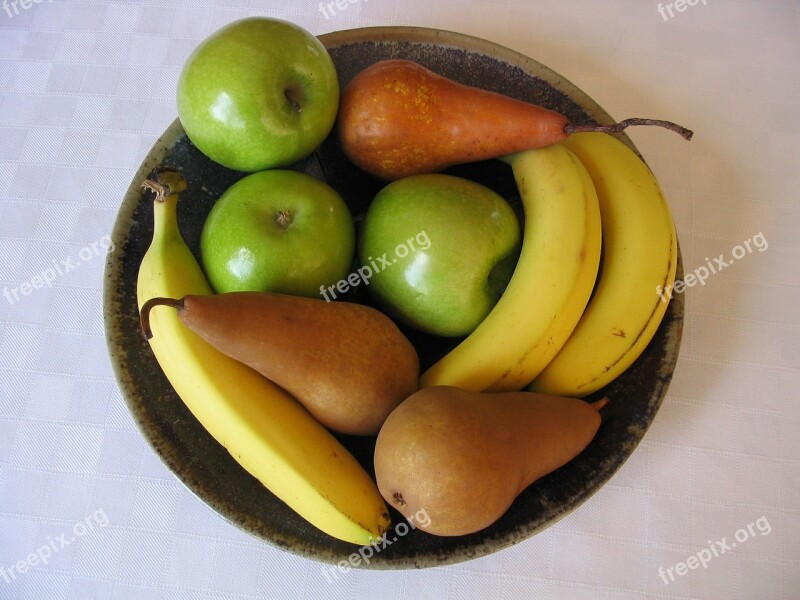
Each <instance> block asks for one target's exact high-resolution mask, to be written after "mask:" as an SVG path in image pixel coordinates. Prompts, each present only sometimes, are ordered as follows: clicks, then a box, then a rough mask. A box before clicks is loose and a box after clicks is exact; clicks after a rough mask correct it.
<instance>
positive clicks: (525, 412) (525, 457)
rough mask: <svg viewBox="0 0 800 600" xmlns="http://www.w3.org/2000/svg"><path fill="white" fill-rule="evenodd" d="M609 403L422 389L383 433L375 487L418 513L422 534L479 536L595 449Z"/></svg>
mask: <svg viewBox="0 0 800 600" xmlns="http://www.w3.org/2000/svg"><path fill="white" fill-rule="evenodd" d="M605 403H606V400H605V399H603V400H601V401H598V402H596V403H594V404H589V403H587V402H584V401H583V400H578V399H575V398H564V397H560V396H551V395H546V394H538V393H533V392H503V393H478V392H470V391H466V390H462V389H460V388H455V387H449V386H437V387H430V388H425V389H422V390H420V391H418V392H416V393H415V394H413V395H412V396H411V397H409V398H408V399H407V400H405V401H404V402H403V403H402V404H401V405H400V406H398V407H397V408H396V409H395V410H394V412H392V414H391V415H389V418H388V419H387V420H386V422H385V423H384V425H383V427H382V428H381V431H380V433H379V434H378V441H377V444H376V446H375V476H376V479H377V483H378V489H379V490H380V492H381V494H382V495H383V497H384V498H385V499H386V501H387V502H389V503H390V504H391V505H392V506H394V507H395V508H396V509H397V510H398V511H399V512H401V513H402V514H403V515H404V516H406V517H407V518H413V517H414V516H415V515H417V518H416V520H415V523H416V525H417V527H419V528H420V529H423V530H424V531H427V532H428V533H432V534H435V535H441V536H454V535H466V534H468V533H473V532H475V531H479V530H481V529H484V528H485V527H488V526H489V525H491V524H492V523H494V522H495V521H496V520H497V519H499V518H500V517H501V516H502V515H503V513H505V512H506V510H508V507H509V506H511V503H512V502H513V501H514V499H515V498H516V497H517V496H518V495H519V494H520V492H522V491H523V490H524V489H525V488H526V487H528V486H529V485H530V484H531V483H533V482H534V481H536V480H537V479H539V478H540V477H543V476H544V475H547V474H548V473H550V472H552V471H554V470H556V469H557V468H559V467H560V466H562V465H564V464H566V463H567V462H569V461H570V460H572V459H573V458H574V457H575V456H577V455H578V454H579V453H580V452H581V451H582V450H583V449H584V448H585V447H586V446H587V445H588V444H589V442H591V441H592V439H593V438H594V435H595V433H596V432H597V429H598V428H599V426H600V414H599V413H598V410H599V409H600V408H601V407H602V406H603V405H604V404H605ZM420 514H424V515H426V516H425V519H420V518H418V515H420Z"/></svg>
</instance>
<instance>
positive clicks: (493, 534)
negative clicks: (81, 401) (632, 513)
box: [105, 27, 684, 568]
mask: <svg viewBox="0 0 800 600" xmlns="http://www.w3.org/2000/svg"><path fill="white" fill-rule="evenodd" d="M320 39H321V40H322V41H323V42H324V43H325V45H326V46H327V47H328V49H329V51H330V53H331V55H332V57H333V60H334V62H335V63H336V66H337V69H338V73H339V77H340V81H341V84H342V86H344V85H345V84H346V83H347V82H348V81H349V80H350V79H351V78H352V77H353V76H354V75H355V74H356V73H357V72H358V71H360V70H361V69H363V68H365V67H366V66H368V65H370V64H372V63H373V62H376V61H378V60H381V59H385V58H408V59H411V60H414V61H416V62H419V63H421V64H423V65H425V66H427V67H429V68H431V69H433V70H435V71H437V72H439V73H441V74H443V75H445V76H447V77H450V78H452V79H455V80H458V81H460V82H463V83H466V84H470V85H474V86H478V87H482V88H485V89H490V90H494V91H498V92H501V93H504V94H507V95H510V96H514V97H517V98H520V99H523V100H527V101H530V102H534V103H536V104H540V105H542V106H545V107H547V108H550V109H554V110H557V111H559V112H561V113H563V114H565V115H567V116H568V117H569V119H570V120H571V121H572V122H573V123H589V122H600V123H609V122H612V121H611V119H610V117H609V116H608V115H607V114H606V113H605V112H604V111H603V110H602V109H601V108H600V107H599V106H597V104H596V103H595V102H593V101H592V100H591V99H590V98H588V97H587V96H586V95H585V94H584V93H582V92H581V91H580V90H578V89H577V88H576V87H575V86H573V85H572V84H570V83H569V82H568V81H566V80H565V79H563V78H562V77H561V76H559V75H558V74H557V73H554V72H553V71H551V70H549V69H547V68H546V67H544V66H543V65H541V64H539V63H537V62H536V61H534V60H531V59H529V58H527V57H524V56H522V55H520V54H518V53H515V52H513V51H511V50H509V49H506V48H503V47H500V46H497V45H495V44H492V43H490V42H486V41H484V40H479V39H476V38H472V37H468V36H464V35H460V34H454V33H448V32H440V31H435V30H429V29H421V28H409V27H385V28H369V29H359V30H351V31H343V32H336V33H332V34H328V35H323V36H321V37H320ZM620 139H622V140H623V141H625V143H627V144H629V145H630V146H631V147H633V146H632V144H631V142H630V140H629V139H628V138H627V137H625V136H624V135H623V136H620ZM159 166H170V167H174V168H178V169H180V170H181V171H183V173H184V175H185V177H186V179H187V181H188V189H187V190H186V191H185V192H184V193H183V194H182V195H181V200H180V202H179V204H178V219H179V225H180V229H181V232H182V234H183V236H184V238H185V240H186V242H187V244H188V245H189V247H190V248H191V249H192V250H193V252H194V253H195V255H196V256H198V258H199V251H198V244H199V237H200V232H201V229H202V226H203V223H204V221H205V218H206V216H207V215H208V212H209V211H210V209H211V207H212V206H213V204H214V202H215V201H216V199H217V198H218V197H219V196H220V195H221V194H222V193H223V192H224V191H225V190H226V189H227V188H228V187H229V186H230V185H231V184H233V183H234V182H236V181H237V180H239V179H240V178H242V177H244V176H245V174H244V173H239V172H236V171H231V170H229V169H226V168H224V167H222V166H220V165H218V164H216V163H214V162H212V161H211V160H209V159H208V158H206V157H205V156H204V155H203V154H201V153H200V152H199V151H198V150H197V149H196V148H195V147H194V146H193V145H192V143H191V142H190V141H189V140H188V138H187V137H186V136H185V134H184V133H183V130H182V129H181V126H180V123H179V122H178V121H176V122H175V123H173V125H172V126H171V127H170V128H169V129H168V130H167V131H166V132H165V133H164V135H163V136H162V137H161V138H160V139H159V140H158V142H157V143H156V144H155V146H154V147H153V149H152V151H151V152H150V154H149V155H148V156H147V158H146V159H145V161H144V163H143V164H142V166H141V168H140V169H139V172H138V173H137V174H136V176H135V178H134V180H133V182H132V183H131V187H130V190H129V191H128V193H127V195H126V197H125V199H124V201H123V203H122V206H121V208H120V211H119V215H118V217H117V222H116V225H115V228H114V232H113V240H114V243H115V244H116V248H117V250H116V251H115V252H114V253H112V254H111V255H109V259H108V263H107V266H106V281H105V325H106V332H107V339H108V347H109V352H110V354H111V359H112V363H113V366H114V369H115V372H116V375H117V379H118V381H119V384H120V387H121V390H122V392H123V395H124V397H125V400H126V402H127V403H128V406H129V409H130V411H131V413H132V414H133V416H134V418H135V420H136V422H137V423H138V425H139V427H140V429H141V431H142V433H143V434H144V436H145V438H146V439H147V440H148V442H149V443H150V444H151V445H152V447H153V448H154V449H155V451H156V452H157V453H158V455H159V456H160V457H161V459H162V460H163V461H164V462H165V463H166V464H167V466H168V467H169V468H170V469H171V470H172V471H173V472H174V473H175V474H176V476H177V477H178V478H179V479H180V480H181V481H182V482H183V483H184V484H185V485H186V486H187V487H188V488H189V489H190V490H191V491H192V492H193V493H194V494H196V495H197V496H198V497H199V498H200V499H202V500H203V501H204V502H205V503H207V504H208V505H209V506H211V507H212V508H213V509H214V510H216V511H217V512H218V513H220V514H221V515H222V516H223V517H224V518H226V519H227V520H229V521H230V522H232V523H234V524H235V525H237V526H238V527H241V528H242V529H244V530H246V531H248V532H250V533H251V534H253V535H255V536H257V537H259V538H262V539H264V540H266V541H267V542H269V543H271V544H273V545H275V546H277V547H280V548H283V549H285V550H288V551H290V552H293V553H296V554H299V555H302V556H306V557H309V558H313V559H316V560H319V561H323V562H328V563H336V562H339V561H340V560H343V559H345V558H346V557H347V556H348V555H350V554H351V553H352V552H354V551H355V550H357V548H356V547H355V546H353V545H351V544H348V543H346V542H341V541H338V540H336V539H333V538H331V537H329V536H327V535H326V534H324V533H322V532H320V531H318V530H317V529H316V528H314V527H312V526H311V525H309V524H308V523H306V522H305V521H304V520H303V519H302V518H300V517H299V516H297V515H296V514H295V513H294V512H293V511H292V510H291V509H289V508H288V507H287V506H286V505H285V504H284V503H283V502H281V501H279V500H278V499H277V498H276V497H275V496H273V495H272V494H271V493H270V492H269V491H268V490H267V489H265V488H264V487H263V486H262V485H261V484H260V483H259V482H258V481H257V480H256V479H255V478H254V477H252V476H251V475H249V474H248V473H247V472H246V471H244V470H243V469H242V468H241V467H240V466H239V465H238V464H237V463H236V462H235V461H234V459H233V458H232V457H231V456H230V455H229V454H228V453H227V452H226V451H225V450H224V449H223V448H222V446H220V445H219V444H218V443H217V442H216V441H215V440H214V439H213V438H212V437H211V436H210V435H209V434H208V433H207V432H206V431H205V430H204V429H203V428H202V427H201V426H200V424H199V423H198V422H197V421H196V420H195V419H194V417H193V416H192V415H191V414H190V413H189V411H188V410H187V409H186V407H185V406H184V404H183V403H182V402H181V400H180V399H179V398H178V396H177V395H176V394H175V392H174V391H173V389H172V387H171V386H170V384H169V382H168V381H167V379H166V377H165V376H164V374H163V373H162V371H161V369H160V368H159V365H158V363H157V362H156V360H155V358H154V357H153V355H152V353H151V352H150V348H149V346H148V345H147V343H146V342H145V341H144V339H143V338H142V336H141V334H140V331H139V324H138V311H137V307H136V276H137V272H138V267H139V263H140V261H141V259H142V256H143V255H144V253H145V251H146V250H147V247H148V246H149V244H150V241H151V238H152V232H153V225H152V204H151V200H150V196H149V195H147V194H143V193H142V192H141V190H140V188H139V185H140V183H141V181H143V180H144V178H145V177H146V176H147V175H148V174H149V173H150V172H151V171H152V170H153V169H154V168H155V167H159ZM293 168H294V169H297V170H300V171H304V172H307V173H309V174H311V175H314V176H316V177H319V178H321V179H324V180H326V181H327V182H328V183H329V184H330V185H332V186H333V187H334V188H335V189H336V190H337V191H338V192H339V193H340V194H341V195H342V196H343V197H344V199H345V200H346V202H347V203H348V205H349V206H350V208H351V210H352V212H353V215H354V217H355V219H356V221H357V222H358V220H359V219H360V216H361V215H362V214H363V212H364V210H365V209H366V207H367V205H368V204H369V202H370V200H371V199H372V198H373V197H374V195H375V193H376V192H377V191H378V190H379V189H380V188H381V187H382V185H383V184H382V183H381V182H380V181H377V180H375V179H373V178H372V177H370V176H367V175H365V174H364V173H362V172H361V171H359V170H358V169H357V168H356V167H354V166H353V165H352V164H351V163H350V162H349V161H348V160H347V159H346V158H345V157H344V155H343V154H342V152H341V150H340V148H339V145H338V142H337V139H336V136H335V134H332V135H331V136H330V137H329V138H328V139H327V140H326V141H325V143H324V144H323V145H322V146H321V147H320V148H319V149H318V151H317V152H315V153H314V154H313V155H312V156H310V157H309V158H307V159H305V160H303V161H301V162H299V163H297V164H296V165H294V166H293ZM448 172H449V173H451V174H454V175H459V176H462V177H466V178H469V179H472V180H474V181H478V182H480V183H483V184H484V185H487V186H489V187H491V188H492V189H494V190H495V191H497V192H498V193H499V194H501V195H502V196H503V197H505V198H506V199H507V200H508V201H509V203H510V204H511V206H513V207H514V208H515V210H516V211H517V213H518V215H519V217H520V219H523V218H524V215H523V214H522V211H521V210H520V202H519V196H518V194H517V189H516V186H515V184H514V180H513V177H512V175H511V171H510V168H509V167H508V166H507V165H505V164H503V163H501V162H499V161H484V162H480V163H473V164H469V165H462V166H459V167H456V168H452V169H450V170H448ZM357 266H358V265H354V267H357ZM681 273H682V267H681V263H680V260H679V274H678V276H679V277H680V275H681ZM345 299H346V300H350V301H354V302H363V303H370V298H369V296H368V294H367V293H366V290H365V289H363V288H362V287H355V288H353V290H352V291H351V292H350V293H349V294H348V295H347V297H346V298H345ZM683 309H684V306H683V296H681V295H676V296H675V298H674V299H673V300H672V302H671V303H670V306H669V308H668V311H667V314H666V317H665V318H664V321H663V323H662V324H661V326H660V328H659V330H658V332H657V334H656V336H655V338H654V339H653V341H652V342H651V343H650V345H649V346H648V348H647V349H646V350H645V352H644V354H643V355H642V356H641V357H640V358H639V360H638V361H636V363H635V364H634V365H633V366H632V367H631V368H630V369H629V370H628V371H627V372H626V373H624V374H623V375H622V376H621V377H620V378H619V379H618V380H617V381H615V382H614V383H612V384H611V385H610V386H608V387H607V388H606V389H604V390H601V391H600V392H598V393H597V394H595V395H594V396H592V397H591V398H597V397H600V396H601V395H608V396H610V397H611V398H612V402H611V404H610V405H609V406H608V407H606V408H605V409H604V410H603V424H602V426H601V428H600V430H599V432H598V434H597V436H596V438H595V439H594V441H593V442H592V443H591V445H590V446H589V447H588V448H587V449H586V450H585V451H584V452H583V453H582V454H581V455H580V456H578V457H577V458H576V459H575V460H573V461H572V462H570V463H569V464H567V465H566V466H564V467H562V468H560V469H558V470H557V471H556V472H554V473H552V474H550V475H548V476H547V477H544V478H542V479H541V480H539V481H537V482H536V483H534V484H533V485H532V486H530V487H529V488H528V489H527V490H525V491H524V492H523V493H522V494H521V495H520V496H519V497H518V498H517V500H516V501H515V502H514V504H513V505H512V506H511V508H510V510H509V511H508V512H507V513H506V514H505V515H504V516H503V517H502V518H501V519H500V520H499V521H497V522H496V523H495V524H494V525H492V526H491V527H489V528H488V529H485V530H483V531H480V532H478V533H475V534H472V535H468V536H462V537H454V538H442V537H436V536H432V535H428V534H425V533H423V532H420V531H419V530H413V529H412V530H411V531H410V532H408V533H407V534H405V535H402V536H401V535H398V533H397V532H396V531H395V530H394V528H393V529H391V530H390V531H389V533H388V538H389V540H392V539H394V538H396V539H397V541H396V542H395V543H392V544H391V545H387V546H386V547H384V548H383V549H382V550H381V551H380V552H379V553H376V554H375V555H374V557H373V558H372V561H371V562H370V564H369V565H364V563H362V564H361V566H364V567H368V568H410V567H417V568H418V567H428V566H436V565H442V564H447V563H454V562H459V561H463V560H468V559H470V558H474V557H478V556H482V555H485V554H488V553H491V552H494V551H497V550H499V549H501V548H504V547H506V546H509V545H511V544H514V543H516V542H519V541H521V540H523V539H525V538H527V537H529V536H531V535H533V534H534V533H536V532H537V531H540V530H541V529H543V528H545V527H547V526H549V525H551V524H552V523H554V522H555V521H557V520H558V519H560V518H561V517H563V516H564V515H565V514H567V513H569V512H570V511H571V510H573V509H574V508H575V507H576V506H578V505H579V504H581V503H582V502H584V501H585V500H586V499H587V498H588V497H589V496H590V495H591V494H592V493H594V492H595V491H596V490H597V489H598V488H599V487H600V486H602V485H603V483H605V481H607V480H608V479H609V477H611V475H612V474H613V473H614V472H615V471H616V470H617V469H618V468H619V467H620V465H621V464H622V463H623V462H624V461H625V460H626V459H627V457H628V456H630V454H631V452H633V450H634V448H635V447H636V445H637V444H638V442H639V440H640V439H641V438H642V436H643V435H644V433H645V431H646V430H647V428H648V426H649V425H650V423H651V421H652V419H653V417H654V415H655V413H656V411H657V410H658V407H659V406H660V404H661V401H662V399H663V397H664V394H665V393H666V389H667V386H668V384H669V380H670V378H671V376H672V371H673V368H674V365H675V362H676V359H677V355H678V348H679V346H680V337H681V329H682V321H683ZM403 329H404V331H405V333H406V334H407V335H408V337H409V338H410V339H411V341H412V343H413V344H414V345H415V347H416V348H417V350H418V352H419V355H420V361H421V363H422V367H423V368H425V367H426V366H428V365H430V364H432V363H433V362H434V361H435V360H437V359H438V358H439V357H441V356H442V355H443V354H444V353H445V352H447V351H448V350H449V349H450V348H451V347H452V346H454V345H455V344H456V343H457V342H458V341H459V340H453V339H449V340H448V339H441V338H436V337H433V336H429V335H423V334H420V333H417V332H415V331H413V330H409V329H407V328H403ZM591 398H590V399H591ZM339 439H340V440H341V441H342V443H343V444H344V445H345V446H346V447H347V448H348V449H349V450H351V451H352V453H353V454H354V455H355V456H356V457H357V458H358V459H359V460H360V461H361V463H362V464H363V465H364V466H365V467H366V468H367V470H368V471H369V472H370V473H372V453H373V449H374V443H375V439H374V438H362V437H351V436H339ZM479 501H480V499H479V498H477V499H476V502H479ZM392 514H393V521H394V522H395V523H399V522H401V520H402V517H401V516H400V515H399V513H397V512H395V511H394V510H393V509H392ZM403 532H404V530H401V531H400V533H403Z"/></svg>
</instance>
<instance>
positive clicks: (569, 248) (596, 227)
mask: <svg viewBox="0 0 800 600" xmlns="http://www.w3.org/2000/svg"><path fill="white" fill-rule="evenodd" d="M505 160H506V161H507V162H508V163H510V165H511V167H512V170H513V172H514V178H515V179H516V182H517V186H518V188H519V191H520V196H521V198H522V206H523V209H524V211H525V225H524V228H525V230H524V235H523V241H522V249H521V250H520V257H519V260H518V262H517V267H516V269H515V271H514V274H513V276H512V277H511V281H510V282H509V284H508V286H507V287H506V290H505V292H504V293H503V295H502V296H501V297H500V300H499V301H498V302H497V304H496V305H495V307H494V309H493V310H492V311H491V312H490V313H489V315H487V317H486V318H485V319H484V320H483V322H482V323H481V324H480V325H478V327H477V328H476V329H475V330H474V331H473V332H472V333H471V334H470V335H469V336H468V337H467V338H466V339H465V340H464V341H463V342H461V344H459V345H458V346H456V347H455V348H454V349H453V350H452V351H451V352H450V353H449V354H447V355H446V356H444V357H443V358H442V359H441V360H439V362H437V363H436V364H434V365H433V366H432V367H431V368H430V369H428V371H426V372H425V373H423V375H422V377H421V379H420V384H421V386H422V387H431V386H435V385H450V386H454V387H460V388H463V389H466V390H470V391H475V392H480V391H485V390H490V391H496V392H499V391H512V390H519V389H521V388H522V387H523V386H525V385H526V384H528V383H529V382H530V381H531V380H532V379H533V378H534V377H536V375H538V374H539V372H540V371H541V370H542V369H544V368H545V366H546V365H547V363H548V362H550V360H551V359H552V358H553V357H554V356H555V355H556V353H557V352H558V351H559V349H560V348H561V346H562V345H563V344H564V343H565V342H566V341H567V338H568V337H569V335H570V333H572V330H573V329H574V328H575V325H576V324H577V323H578V320H579V319H580V318H581V314H582V313H583V309H584V307H585V306H586V303H587V302H588V300H589V296H590V295H591V293H592V287H593V286H594V282H595V279H596V277H597V268H598V264H599V261H600V245H601V225H600V209H599V206H598V200H597V194H596V193H595V190H594V186H593V185H592V180H591V179H590V177H589V174H588V173H587V172H586V169H585V168H584V167H583V165H582V164H581V163H580V161H579V160H578V159H577V158H576V157H575V156H574V155H573V154H572V152H570V151H569V150H567V149H566V148H565V147H564V146H560V145H553V146H548V147H545V148H541V149H537V150H526V151H524V152H520V153H518V154H514V155H512V156H510V157H507V158H506V159H505Z"/></svg>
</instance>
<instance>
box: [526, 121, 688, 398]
mask: <svg viewBox="0 0 800 600" xmlns="http://www.w3.org/2000/svg"><path fill="white" fill-rule="evenodd" d="M564 145H565V146H566V147H567V148H569V149H570V150H572V152H573V153H575V155H576V156H577V157H578V158H580V160H581V162H582V163H583V164H584V165H585V166H586V169H587V170H588V171H589V174H590V175H591V176H592V181H593V182H594V186H595V189H596V190H597V197H598V199H599V200H600V214H601V218H602V221H603V268H602V273H601V274H600V278H599V279H598V281H597V288H596V290H595V293H594V296H593V297H592V300H591V302H590V303H589V306H587V307H586V311H585V312H584V313H583V317H582V318H581V320H580V322H579V323H578V325H577V327H576V328H575V331H573V332H572V335H571V336H570V338H569V340H568V341H567V343H566V344H565V345H564V347H563V348H562V349H561V351H560V352H559V353H558V355H557V356H556V357H555V359H553V361H552V362H550V364H548V365H547V368H545V370H544V371H542V372H541V373H540V374H539V376H538V377H537V378H536V379H535V380H534V381H533V383H532V384H531V385H530V386H529V388H528V389H530V390H535V391H539V392H545V393H550V394H561V395H568V396H570V395H571V396H576V397H582V396H586V395H588V394H591V393H592V392H595V391H597V390H599V389H600V388H602V387H603V386H605V385H607V384H609V383H611V381H613V380H614V379H616V378H617V377H618V376H619V375H621V374H622V373H623V372H624V371H625V370H626V369H627V368H628V367H630V366H631V365H632V364H633V361H635V360H636V359H637V358H638V357H639V355H640V354H641V353H642V352H643V351H644V349H645V348H646V347H647V344H649V343H650V340H651V339H653V336H654V335H655V333H656V330H657V329H658V326H659V325H660V324H661V320H662V319H663V318H664V314H665V313H666V311H667V304H668V303H667V302H664V301H663V300H662V299H661V296H659V294H658V292H657V291H656V290H657V286H661V289H668V286H671V285H672V284H673V283H674V281H675V271H676V269H677V266H678V237H677V234H676V232H675V224H674V222H673V220H672V214H671V213H670V210H669V204H668V203H667V200H666V198H664V194H663V193H662V191H661V187H660V186H659V185H658V181H656V178H655V177H654V176H653V174H652V173H651V172H650V169H649V168H648V167H647V165H646V164H644V162H642V160H641V159H640V158H639V157H638V156H637V155H636V154H634V152H633V151H632V150H631V149H630V148H628V147H627V146H626V145H625V144H623V143H622V142H620V141H619V140H617V139H615V138H613V137H610V136H608V135H604V134H602V133H578V134H574V135H571V136H570V137H569V138H567V140H566V141H565V142H564Z"/></svg>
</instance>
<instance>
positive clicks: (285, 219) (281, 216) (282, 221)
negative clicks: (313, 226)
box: [275, 210, 294, 231]
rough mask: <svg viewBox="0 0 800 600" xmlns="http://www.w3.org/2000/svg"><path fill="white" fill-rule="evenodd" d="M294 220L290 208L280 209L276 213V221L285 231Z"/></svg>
mask: <svg viewBox="0 0 800 600" xmlns="http://www.w3.org/2000/svg"><path fill="white" fill-rule="evenodd" d="M293 220H294V219H293V218H292V213H290V212H289V211H288V210H279V211H278V212H277V213H275V223H276V224H277V225H278V227H280V228H281V229H283V230H284V231H285V230H287V229H289V225H291V224H292V221H293Z"/></svg>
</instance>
